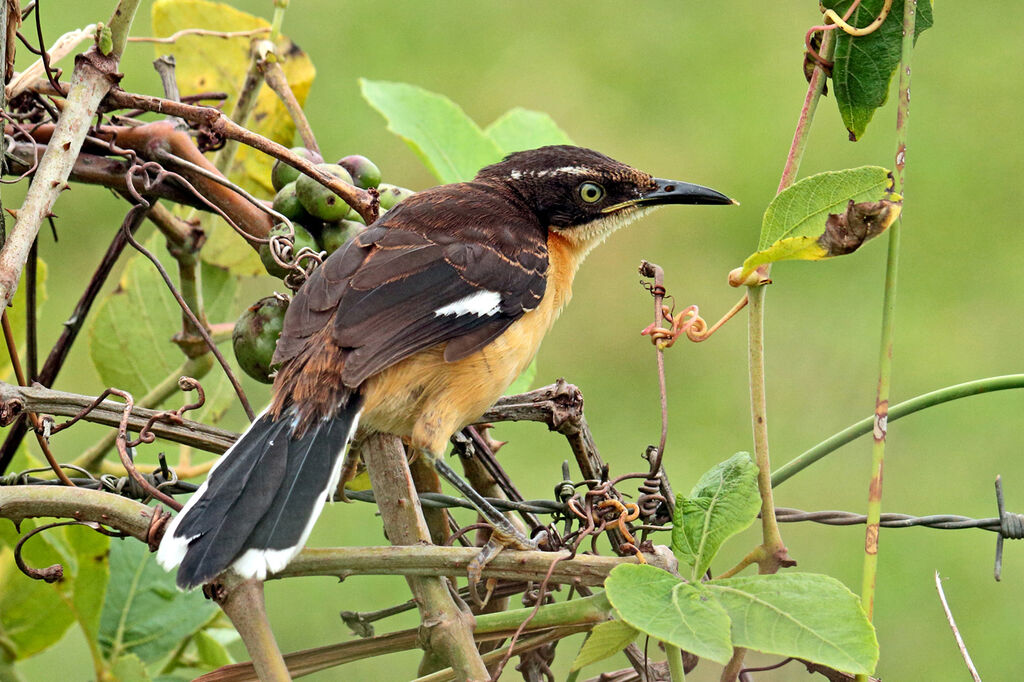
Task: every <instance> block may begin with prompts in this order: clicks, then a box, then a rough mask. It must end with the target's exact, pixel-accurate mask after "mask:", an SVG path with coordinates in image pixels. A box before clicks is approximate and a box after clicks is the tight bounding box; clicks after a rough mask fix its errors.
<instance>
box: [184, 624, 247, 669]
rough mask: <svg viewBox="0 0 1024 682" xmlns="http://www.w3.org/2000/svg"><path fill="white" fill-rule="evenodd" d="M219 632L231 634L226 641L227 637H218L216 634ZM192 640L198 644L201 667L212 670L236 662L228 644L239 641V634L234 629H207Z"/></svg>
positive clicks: (197, 653) (197, 650)
mask: <svg viewBox="0 0 1024 682" xmlns="http://www.w3.org/2000/svg"><path fill="white" fill-rule="evenodd" d="M218 630H219V631H221V632H226V633H230V634H229V635H228V638H227V639H226V641H225V637H218V636H216V634H215V633H216V631H218ZM192 639H193V641H194V642H195V644H196V655H197V656H198V658H199V665H200V667H204V668H211V669H212V668H219V667H221V666H222V665H231V664H232V663H234V662H235V659H234V658H232V656H231V654H230V653H229V652H228V648H227V643H228V642H230V641H233V640H236V639H238V634H237V633H236V632H235V630H234V629H231V630H228V629H227V628H206V629H205V630H200V631H199V632H197V633H196V635H195V637H193V638H192Z"/></svg>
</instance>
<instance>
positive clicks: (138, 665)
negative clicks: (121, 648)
mask: <svg viewBox="0 0 1024 682" xmlns="http://www.w3.org/2000/svg"><path fill="white" fill-rule="evenodd" d="M110 675H111V677H112V678H113V679H115V680H118V682H149V679H150V677H149V672H148V671H147V670H146V665H145V664H144V663H143V662H142V659H140V658H139V657H138V656H136V655H135V654H128V655H127V656H121V657H120V658H118V659H117V661H115V662H114V665H113V666H111V668H110Z"/></svg>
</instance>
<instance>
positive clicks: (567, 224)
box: [476, 145, 735, 247]
mask: <svg viewBox="0 0 1024 682" xmlns="http://www.w3.org/2000/svg"><path fill="white" fill-rule="evenodd" d="M476 181H477V182H483V183H487V184H492V185H500V186H504V187H505V188H507V189H509V190H511V191H512V192H513V193H514V194H515V195H516V196H518V197H519V198H520V199H521V200H522V201H523V202H524V203H525V204H526V205H527V206H528V207H529V208H530V209H531V210H532V211H533V212H534V213H535V214H536V215H537V217H538V218H539V219H540V221H541V223H542V224H543V225H546V226H547V227H548V228H549V229H550V230H552V231H553V232H557V233H558V234H560V235H562V236H564V237H565V238H566V239H568V240H569V241H571V242H573V243H575V244H577V245H579V246H582V247H591V246H593V245H595V244H597V243H599V242H600V241H601V240H602V239H604V238H605V237H606V236H607V235H609V234H611V233H612V232H613V231H615V230H616V229H618V228H619V227H622V226H623V225H625V224H627V223H629V222H631V221H633V220H635V219H636V218H638V217H639V216H641V215H643V214H644V213H647V212H648V211H650V210H651V209H653V208H656V207H658V206H664V205H667V204H733V203H735V202H734V201H733V200H732V199H730V198H728V197H727V196H725V195H724V194H721V193H719V192H716V191H715V190H713V189H708V188H707V187H701V186H700V185H693V184H690V183H688V182H679V181H676V180H664V179H661V178H656V177H653V176H651V175H649V174H648V173H644V172H643V171H639V170H637V169H636V168H633V167H632V166H627V165H626V164H624V163H620V162H619V161H616V160H615V159H612V158H609V157H607V156H605V155H604V154H601V153H599V152H595V151H593V150H592V149H584V148H582V147H572V146H568V145H555V146H550V147H541V148H539V149H531V150H528V151H523V152H516V153H514V154H510V155H509V156H507V157H506V158H505V159H504V160H503V161H501V162H500V163H496V164H493V165H491V166H487V167H486V168H483V169H482V170H481V171H480V172H479V173H478V174H477V177H476Z"/></svg>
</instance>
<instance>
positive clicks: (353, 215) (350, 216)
mask: <svg viewBox="0 0 1024 682" xmlns="http://www.w3.org/2000/svg"><path fill="white" fill-rule="evenodd" d="M345 220H354V221H356V222H357V223H362V224H363V225H365V224H366V221H365V220H363V216H361V215H359V211H357V210H355V209H354V208H353V209H351V210H350V211H349V212H348V213H346V214H345Z"/></svg>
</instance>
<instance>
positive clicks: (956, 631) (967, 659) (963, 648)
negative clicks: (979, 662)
mask: <svg viewBox="0 0 1024 682" xmlns="http://www.w3.org/2000/svg"><path fill="white" fill-rule="evenodd" d="M935 589H936V590H937V591H938V593H939V601H940V602H941V603H942V610H943V611H945V613H946V622H947V623H949V629H950V630H952V631H953V637H955V638H956V646H957V648H958V649H960V655H961V656H963V658H964V663H965V664H966V665H967V670H968V671H969V672H970V673H971V677H972V678H973V679H974V682H981V675H979V674H978V669H977V668H975V667H974V661H972V660H971V654H970V653H969V652H968V651H967V645H966V644H964V638H963V637H961V636H960V628H958V627H957V626H956V620H954V619H953V612H952V611H950V609H949V603H948V602H947V601H946V593H945V591H943V589H942V579H941V578H939V572H938V571H935Z"/></svg>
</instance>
